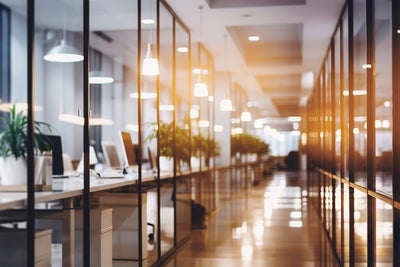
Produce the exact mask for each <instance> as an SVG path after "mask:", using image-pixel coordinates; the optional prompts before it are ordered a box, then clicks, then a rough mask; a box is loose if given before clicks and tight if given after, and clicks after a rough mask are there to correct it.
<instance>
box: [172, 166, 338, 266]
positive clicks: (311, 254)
mask: <svg viewBox="0 0 400 267" xmlns="http://www.w3.org/2000/svg"><path fill="white" fill-rule="evenodd" d="M306 195H307V192H306V173H305V172H274V173H273V174H272V175H270V176H268V177H267V178H265V179H263V181H262V182H261V183H260V184H258V185H257V186H254V187H250V188H248V189H246V190H245V189H244V190H242V191H241V192H239V193H237V194H235V195H231V196H230V197H227V198H223V199H222V198H221V202H220V205H219V208H218V210H217V211H216V212H214V213H213V214H211V215H210V216H208V218H207V229H203V230H193V231H192V238H191V239H190V240H189V241H188V242H186V243H185V244H184V245H183V247H182V248H181V249H180V250H179V251H178V253H176V255H174V256H173V258H171V259H170V260H169V262H167V263H166V264H164V266H167V267H173V266H177V267H180V266H191V267H221V266H226V267H228V266H229V267H239V266H240V267H243V266H251V267H261V266H262V267H265V266H273V267H279V266H282V267H288V266H320V262H323V261H325V260H326V261H327V263H324V265H323V266H335V265H334V264H333V263H332V262H334V261H333V258H332V256H331V255H329V254H331V253H326V252H323V251H330V248H329V246H328V243H327V242H324V241H323V240H325V234H324V233H323V231H322V227H320V225H319V223H318V221H319V220H318V219H317V218H312V217H313V214H314V213H315V212H314V211H312V207H308V205H307V197H306ZM327 254H328V255H327ZM329 263H332V264H329Z"/></svg>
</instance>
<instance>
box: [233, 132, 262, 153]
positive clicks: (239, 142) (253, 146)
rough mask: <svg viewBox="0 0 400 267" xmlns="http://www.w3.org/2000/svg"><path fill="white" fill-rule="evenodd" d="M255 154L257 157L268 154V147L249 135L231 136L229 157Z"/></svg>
mask: <svg viewBox="0 0 400 267" xmlns="http://www.w3.org/2000/svg"><path fill="white" fill-rule="evenodd" d="M250 153H255V154H257V155H258V156H263V155H268V154H269V145H268V144H267V143H265V142H264V141H262V140H261V139H259V138H258V137H256V136H253V135H251V134H247V133H243V134H236V135H232V136H231V156H235V155H236V154H241V155H244V154H250Z"/></svg>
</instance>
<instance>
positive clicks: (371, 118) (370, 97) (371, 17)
mask: <svg viewBox="0 0 400 267" xmlns="http://www.w3.org/2000/svg"><path fill="white" fill-rule="evenodd" d="M374 10H375V0H367V14H366V16H367V63H368V64H370V65H371V67H370V68H368V69H367V186H368V190H371V191H373V192H375V190H376V187H375V181H376V180H375V176H376V164H375V162H376V156H375V155H376V151H375V150H376V134H375V12H374ZM367 205H368V208H367V211H368V219H367V220H368V223H367V228H368V266H369V267H373V266H375V264H376V263H375V258H376V231H375V229H376V199H375V197H373V196H371V195H367Z"/></svg>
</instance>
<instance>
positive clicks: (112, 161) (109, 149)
mask: <svg viewBox="0 0 400 267" xmlns="http://www.w3.org/2000/svg"><path fill="white" fill-rule="evenodd" d="M101 147H102V148H103V154H104V158H105V160H106V164H107V165H108V166H110V168H111V169H121V162H120V160H119V156H118V151H117V147H116V145H115V143H114V142H113V141H102V142H101Z"/></svg>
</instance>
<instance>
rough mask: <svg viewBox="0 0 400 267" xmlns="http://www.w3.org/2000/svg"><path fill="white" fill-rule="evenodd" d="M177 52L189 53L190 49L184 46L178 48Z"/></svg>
mask: <svg viewBox="0 0 400 267" xmlns="http://www.w3.org/2000/svg"><path fill="white" fill-rule="evenodd" d="M176 50H177V51H178V52H179V53H187V52H188V51H189V48H187V47H184V46H182V47H178V48H177V49H176Z"/></svg>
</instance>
